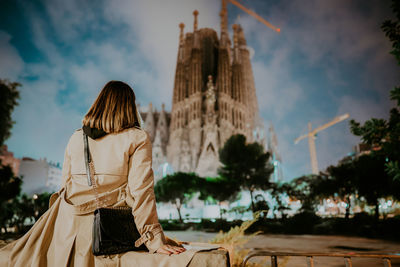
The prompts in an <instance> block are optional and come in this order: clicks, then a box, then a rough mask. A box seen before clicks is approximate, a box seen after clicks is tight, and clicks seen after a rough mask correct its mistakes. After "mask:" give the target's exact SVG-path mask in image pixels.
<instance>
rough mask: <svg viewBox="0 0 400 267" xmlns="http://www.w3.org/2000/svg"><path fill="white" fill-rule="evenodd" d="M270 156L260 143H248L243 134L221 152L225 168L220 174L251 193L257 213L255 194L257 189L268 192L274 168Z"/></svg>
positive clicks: (226, 144)
mask: <svg viewBox="0 0 400 267" xmlns="http://www.w3.org/2000/svg"><path fill="white" fill-rule="evenodd" d="M269 157H270V154H269V153H268V152H264V147H263V146H262V145H261V144H259V143H256V142H255V143H250V144H247V143H246V137H245V136H244V135H241V134H237V135H233V136H231V137H230V138H229V139H228V140H227V141H226V143H225V144H224V146H223V147H222V148H221V149H220V151H219V158H220V160H221V163H222V164H223V166H222V167H221V168H219V169H218V174H219V175H220V176H221V177H224V178H226V179H228V180H231V181H234V183H237V184H238V185H239V186H240V187H241V188H242V189H243V190H248V191H249V192H250V198H251V208H252V210H253V212H254V211H255V206H254V200H253V193H254V191H255V190H257V189H261V190H267V189H268V188H269V185H270V183H269V178H270V175H271V173H272V172H273V166H272V164H270V163H269V162H268V161H269Z"/></svg>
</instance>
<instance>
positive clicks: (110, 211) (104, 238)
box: [83, 132, 147, 256]
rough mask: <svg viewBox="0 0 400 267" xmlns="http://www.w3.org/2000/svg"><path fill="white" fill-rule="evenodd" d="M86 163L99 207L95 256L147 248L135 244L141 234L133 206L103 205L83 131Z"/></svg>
mask: <svg viewBox="0 0 400 267" xmlns="http://www.w3.org/2000/svg"><path fill="white" fill-rule="evenodd" d="M83 142H84V145H85V149H84V150H85V152H84V153H85V163H86V173H87V176H88V184H89V185H90V186H92V187H93V189H94V191H95V194H96V196H95V198H96V203H97V207H98V208H97V209H96V210H95V211H94V221H93V232H92V252H93V255H95V256H100V255H112V254H118V253H123V252H127V251H133V250H136V251H138V250H145V251H147V248H146V246H145V245H144V244H142V245H140V246H139V247H136V246H135V241H136V240H138V239H139V238H140V237H141V236H140V234H139V231H138V230H137V227H136V224H135V220H134V217H133V214H132V208H131V207H107V208H105V207H101V204H100V203H99V202H100V201H99V200H98V191H97V185H96V181H95V180H94V173H95V172H94V165H93V161H92V157H91V155H90V149H89V143H88V136H87V135H86V134H85V133H84V132H83Z"/></svg>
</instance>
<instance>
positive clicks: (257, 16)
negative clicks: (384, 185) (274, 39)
mask: <svg viewBox="0 0 400 267" xmlns="http://www.w3.org/2000/svg"><path fill="white" fill-rule="evenodd" d="M228 1H229V2H231V3H232V4H234V5H235V6H237V7H238V8H240V9H241V10H243V11H244V12H246V13H247V14H249V15H250V16H253V17H254V18H256V19H257V20H258V21H260V22H261V23H263V24H264V25H265V26H267V27H269V28H271V29H273V30H274V31H276V32H277V33H279V32H281V29H279V28H277V27H275V26H274V25H272V24H271V23H269V22H268V21H266V20H265V19H263V18H262V17H260V16H259V15H258V14H257V13H255V12H254V11H252V10H250V9H248V8H245V7H244V6H243V5H241V4H240V3H239V2H237V1H236V0H228Z"/></svg>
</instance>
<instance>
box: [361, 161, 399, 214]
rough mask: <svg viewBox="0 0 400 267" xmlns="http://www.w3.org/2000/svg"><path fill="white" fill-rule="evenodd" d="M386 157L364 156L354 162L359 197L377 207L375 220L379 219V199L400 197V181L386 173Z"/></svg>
mask: <svg viewBox="0 0 400 267" xmlns="http://www.w3.org/2000/svg"><path fill="white" fill-rule="evenodd" d="M385 162H386V159H385V157H382V156H381V155H379V154H371V155H363V156H361V157H359V158H357V159H355V160H354V168H355V170H356V172H355V175H356V179H357V188H358V194H359V196H363V197H364V198H365V199H366V200H367V203H368V204H369V205H374V206H375V218H376V219H377V220H378V219H379V199H380V198H384V197H388V196H394V197H395V198H397V199H399V197H400V191H399V189H400V186H399V184H400V181H396V180H393V179H391V178H390V177H389V175H388V173H387V172H386V171H385Z"/></svg>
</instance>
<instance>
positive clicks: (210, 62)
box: [141, 10, 265, 180]
mask: <svg viewBox="0 0 400 267" xmlns="http://www.w3.org/2000/svg"><path fill="white" fill-rule="evenodd" d="M193 14H194V26H193V32H187V33H186V34H185V33H184V24H183V23H181V24H180V25H179V26H180V36H179V48H178V56H177V63H176V73H175V82H174V88H173V98H172V111H171V113H167V112H166V111H165V110H164V105H163V107H162V109H161V111H160V112H157V111H154V110H153V107H152V105H151V104H150V105H149V108H148V110H147V112H143V111H142V112H141V114H142V117H143V118H144V122H145V126H144V128H145V130H146V131H147V132H148V133H149V135H150V137H151V140H152V142H153V169H154V170H155V172H157V171H158V170H161V172H159V174H160V173H161V174H162V170H163V168H164V169H170V168H171V167H172V169H173V170H174V171H182V172H196V173H197V174H199V175H201V176H215V175H217V169H218V167H219V166H220V161H219V155H218V150H219V149H220V148H221V147H222V146H223V144H224V143H225V141H226V140H227V139H228V138H229V137H230V136H232V135H234V134H243V135H245V136H246V139H247V141H248V142H255V141H257V142H260V143H262V144H263V145H265V140H264V139H265V134H264V132H263V129H264V127H263V124H262V121H261V119H260V117H259V110H258V103H257V97H256V89H255V84H254V77H253V71H252V66H251V62H250V52H249V50H248V48H247V45H246V39H245V37H244V32H243V29H242V28H241V26H240V25H236V24H235V25H233V44H232V42H231V39H230V37H229V33H228V28H227V26H228V23H227V12H226V10H222V12H221V35H220V37H218V35H217V32H216V31H215V30H214V29H210V28H202V29H198V28H197V16H198V12H197V11H195V12H194V13H193ZM159 178H160V177H158V179H159ZM156 180H157V178H156Z"/></svg>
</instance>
